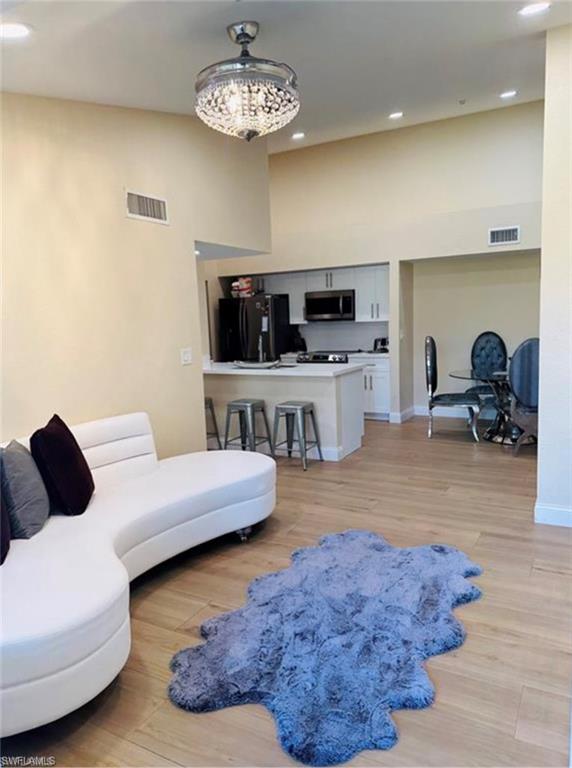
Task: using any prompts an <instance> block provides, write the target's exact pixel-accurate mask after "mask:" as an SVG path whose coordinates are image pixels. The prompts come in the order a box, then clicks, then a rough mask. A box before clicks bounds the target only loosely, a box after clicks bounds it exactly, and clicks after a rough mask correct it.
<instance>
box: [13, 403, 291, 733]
mask: <svg viewBox="0 0 572 768" xmlns="http://www.w3.org/2000/svg"><path fill="white" fill-rule="evenodd" d="M72 431H73V433H74V435H75V437H76V439H77V441H78V443H79V445H80V447H81V448H82V450H83V452H84V455H85V456H86V459H87V462H88V464H89V466H90V468H91V470H92V472H93V476H94V480H95V487H96V491H95V494H94V495H93V497H92V499H91V501H90V503H89V506H88V508H87V510H86V511H85V513H84V514H83V515H79V516H77V517H67V516H64V515H54V516H53V517H50V518H49V519H48V522H47V524H46V525H45V527H44V528H43V529H42V530H41V531H40V532H39V533H38V534H36V535H35V536H33V537H32V538H31V539H26V540H24V539H16V540H13V541H12V542H11V546H10V551H9V553H8V557H7V558H6V560H5V562H4V564H3V565H2V567H1V568H0V590H1V599H2V603H1V614H0V615H1V626H0V630H1V640H0V642H1V645H0V654H1V656H0V660H1V667H0V718H1V723H0V726H1V727H0V735H2V736H9V735H12V734H15V733H20V732H21V731H25V730H28V729H30V728H35V727H36V726H39V725H42V724H44V723H48V722H51V721H52V720H56V719H57V718H59V717H61V716H63V715H65V714H67V713H68V712H71V711H72V710H74V709H77V708H78V707H80V706H81V705H82V704H85V703H86V702H87V701H89V700H90V699H92V698H93V697H94V696H95V695H96V694H98V693H99V692H100V691H102V690H103V689H104V688H105V687H106V686H107V685H108V684H109V683H110V682H111V681H112V680H113V678H114V677H115V676H116V675H117V674H118V673H119V671H120V670H121V668H122V667H123V665H124V664H125V662H126V660H127V657H128V655H129V648H130V628H129V581H130V580H131V579H133V578H135V577H136V576H138V575H139V574H141V573H143V572H144V571H146V570H147V569H149V568H151V567H152V566H154V565H157V563H160V562H162V561H163V560H166V559H167V558H169V557H172V556H173V555H176V554H178V553H179V552H182V551H184V550H186V549H189V548H190V547H193V546H196V545H197V544H200V543H202V542H204V541H208V540H209V539H214V538H216V537H217V536H221V535H223V534H225V533H229V532H231V531H235V530H238V529H241V528H247V527H248V526H251V525H253V524H254V523H257V522H260V521H261V520H263V519H264V518H266V517H268V515H269V514H270V513H271V512H272V510H273V508H274V504H275V481H276V477H275V475H276V469H275V463H274V461H273V460H272V459H270V458H269V457H268V456H265V455H263V454H258V453H250V452H244V453H243V452H242V451H237V452H234V451H210V452H206V451H202V452H199V453H190V454H186V455H183V456H174V457H173V458H169V459H164V460H161V461H158V460H157V454H156V452H155V444H154V441H153V434H152V431H151V425H150V423H149V418H148V416H147V414H145V413H134V414H129V415H126V416H117V417H113V418H109V419H102V420H100V421H93V422H89V423H86V424H80V425H79V426H76V427H72ZM21 442H24V443H25V442H26V441H25V440H22V441H21Z"/></svg>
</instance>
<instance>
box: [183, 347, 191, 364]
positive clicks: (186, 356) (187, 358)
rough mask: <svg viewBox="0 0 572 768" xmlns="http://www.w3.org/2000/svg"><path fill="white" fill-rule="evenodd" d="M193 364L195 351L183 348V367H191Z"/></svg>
mask: <svg viewBox="0 0 572 768" xmlns="http://www.w3.org/2000/svg"><path fill="white" fill-rule="evenodd" d="M192 362H193V350H192V349H191V347H182V348H181V365H190V364H191V363H192Z"/></svg>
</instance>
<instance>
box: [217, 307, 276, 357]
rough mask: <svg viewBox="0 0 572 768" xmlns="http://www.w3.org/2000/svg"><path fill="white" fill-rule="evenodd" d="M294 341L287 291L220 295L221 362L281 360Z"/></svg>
mask: <svg viewBox="0 0 572 768" xmlns="http://www.w3.org/2000/svg"><path fill="white" fill-rule="evenodd" d="M290 343H291V327H290V310H289V305H288V296H287V295H285V294H276V295H270V294H262V293H261V294H259V295H257V296H250V297H249V298H245V299H219V353H220V359H221V362H232V361H233V360H260V358H261V357H262V359H263V360H278V359H279V357H280V355H282V354H284V353H285V352H288V351H289V346H290Z"/></svg>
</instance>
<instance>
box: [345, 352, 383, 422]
mask: <svg viewBox="0 0 572 768" xmlns="http://www.w3.org/2000/svg"><path fill="white" fill-rule="evenodd" d="M350 362H352V363H367V368H364V369H363V412H364V415H365V418H366V419H368V418H369V419H379V420H388V419H389V409H390V394H391V377H390V367H389V358H378V359H377V360H375V359H374V360H373V361H372V357H371V355H369V356H367V357H366V356H360V355H350Z"/></svg>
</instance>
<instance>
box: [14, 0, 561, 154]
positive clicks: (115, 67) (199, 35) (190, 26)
mask: <svg viewBox="0 0 572 768" xmlns="http://www.w3.org/2000/svg"><path fill="white" fill-rule="evenodd" d="M523 3H524V0H523V2H512V1H507V0H505V1H503V2H497V1H496V0H473V1H468V2H462V1H461V0H450V1H449V2H434V1H433V0H411V1H409V0H392V1H391V2H381V1H377V0H370V1H369V2H368V1H360V0H347V1H345V2H344V1H343V0H340V1H332V0H256V1H255V2H249V1H245V2H236V1H235V2H228V1H227V0H209V1H207V2H194V1H191V2H189V1H188V0H173V1H171V0H161V1H156V0H120V1H117V2H107V0H96V1H93V0H72V1H69V2H60V1H59V0H40V1H37V2H26V1H25V0H5V2H4V4H3V7H4V12H3V15H2V18H3V20H5V21H8V20H9V21H22V22H25V23H27V24H29V25H31V26H32V27H33V29H34V34H33V35H32V36H30V38H28V39H27V40H26V41H24V42H21V41H20V42H16V41H11V42H5V43H3V44H2V65H3V68H2V85H3V89H4V90H9V91H19V92H23V93H31V94H39V95H44V96H55V97H62V98H69V99H80V100H83V101H94V102H99V103H104V104H116V105H123V106H128V107H141V108H147V109H157V110H163V111H168V112H180V113H187V114H192V113H193V101H194V77H195V74H196V73H197V71H198V70H200V69H201V68H203V67H204V66H206V65H207V64H210V63H212V62H214V61H218V60H220V59H224V58H229V57H231V56H234V55H235V53H236V52H237V50H238V49H237V48H236V47H235V46H234V45H232V44H231V43H230V41H229V40H228V38H227V36H226V31H225V27H226V25H227V24H229V23H230V22H232V21H237V20H240V19H250V18H252V19H255V20H257V21H259V22H260V23H261V33H260V36H259V39H258V41H257V42H256V43H255V45H254V46H253V48H252V52H253V53H254V54H255V55H256V54H258V55H261V56H266V57H268V58H273V59H276V60H281V61H286V62H287V63H288V64H290V65H291V66H292V67H294V69H296V70H297V72H298V76H299V82H300V90H301V95H302V109H301V111H300V114H299V115H298V117H297V118H296V120H295V121H294V123H292V125H291V126H288V127H287V128H286V129H284V130H282V131H280V132H279V133H277V134H274V135H273V136H272V137H270V140H269V147H270V151H273V152H275V151H281V150H285V149H294V148H299V147H300V146H308V145H309V144H316V143H321V142H324V141H330V140H333V139H339V138H344V137H348V136H355V135H359V134H363V133H371V132H373V131H379V130H387V129H391V128H397V127H402V126H404V125H412V124H415V123H421V122H426V121H429V120H436V119H439V118H443V117H450V116H454V115H461V114H466V113H470V112H477V111H481V110H486V109H493V108H496V107H499V106H504V105H505V103H504V102H502V101H501V100H500V99H499V98H498V94H499V92H501V91H503V90H506V89H508V88H516V89H518V91H519V95H518V97H517V98H516V99H513V100H511V101H510V102H508V103H510V104H514V103H518V102H524V101H531V100H534V99H539V98H542V96H543V92H544V87H543V78H544V30H546V29H547V28H548V27H551V26H558V25H561V24H565V23H570V22H571V21H572V3H571V2H569V1H568V0H559V1H557V2H554V4H553V6H552V8H551V9H550V11H549V12H548V13H546V14H544V15H542V16H538V17H534V18H523V17H521V16H519V15H518V14H517V10H518V9H519V8H520V7H521V6H522V5H523ZM459 99H466V104H465V105H464V106H461V105H460V104H459V103H458V100H459ZM395 110H403V111H404V112H405V117H404V118H403V119H402V120H399V121H391V120H388V119H387V115H388V114H389V113H390V112H392V111H395ZM294 130H303V131H305V133H306V138H305V140H304V141H303V142H292V140H291V138H290V137H291V134H292V132H293V131H294Z"/></svg>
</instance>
